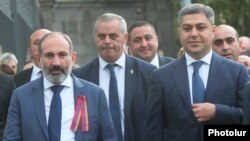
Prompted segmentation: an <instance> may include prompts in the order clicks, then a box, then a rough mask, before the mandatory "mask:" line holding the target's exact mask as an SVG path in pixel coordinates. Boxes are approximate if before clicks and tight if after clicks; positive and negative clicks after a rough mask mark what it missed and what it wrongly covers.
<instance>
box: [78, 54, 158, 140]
mask: <svg viewBox="0 0 250 141" xmlns="http://www.w3.org/2000/svg"><path fill="white" fill-rule="evenodd" d="M155 68H156V67H155V66H153V65H151V64H149V63H147V62H145V61H141V60H139V59H137V58H134V57H131V56H128V55H126V65H125V99H124V102H125V103H124V104H125V105H124V107H125V110H124V118H125V135H124V141H143V137H144V129H145V128H144V112H145V99H146V93H147V91H146V89H147V88H148V87H149V77H148V76H149V75H150V74H151V73H152V71H153V70H154V69H155ZM132 70H133V73H131V72H132ZM74 73H75V75H76V76H78V77H80V78H83V79H85V80H88V81H91V82H94V83H95V84H99V60H98V58H96V59H94V60H93V61H92V62H90V63H89V64H87V65H86V66H84V67H81V68H78V69H76V70H75V71H74Z"/></svg>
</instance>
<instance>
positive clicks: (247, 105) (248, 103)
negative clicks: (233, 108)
mask: <svg viewBox="0 0 250 141" xmlns="http://www.w3.org/2000/svg"><path fill="white" fill-rule="evenodd" d="M243 124H248V125H250V82H248V83H247V84H246V85H245V88H244V104H243Z"/></svg>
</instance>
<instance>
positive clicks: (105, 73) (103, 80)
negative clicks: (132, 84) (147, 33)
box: [99, 53, 126, 136]
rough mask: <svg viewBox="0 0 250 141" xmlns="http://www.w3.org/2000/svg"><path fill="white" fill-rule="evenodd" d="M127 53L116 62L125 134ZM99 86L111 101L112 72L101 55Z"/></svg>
mask: <svg viewBox="0 0 250 141" xmlns="http://www.w3.org/2000/svg"><path fill="white" fill-rule="evenodd" d="M125 59H126V57H125V54H124V53H123V54H122V56H121V57H120V58H119V59H118V60H117V61H116V62H115V64H117V65H118V66H117V67H115V75H116V79H117V87H118V95H119V103H120V108H121V122H122V123H121V124H122V134H123V136H124V91H125V90H124V87H125ZM99 62H100V66H99V76H100V77H99V86H100V87H101V88H103V89H104V92H105V95H106V97H107V100H108V103H109V80H110V72H109V70H108V69H107V68H106V65H107V64H108V63H107V62H105V61H104V60H103V59H102V58H101V57H99Z"/></svg>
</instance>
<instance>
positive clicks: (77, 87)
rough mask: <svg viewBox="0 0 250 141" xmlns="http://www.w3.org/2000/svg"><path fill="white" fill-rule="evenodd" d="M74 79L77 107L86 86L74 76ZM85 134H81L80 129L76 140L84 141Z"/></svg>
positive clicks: (76, 134)
mask: <svg viewBox="0 0 250 141" xmlns="http://www.w3.org/2000/svg"><path fill="white" fill-rule="evenodd" d="M72 78H73V84H74V101H75V106H76V102H77V97H78V96H80V95H84V93H83V92H84V90H83V87H84V85H83V84H82V83H81V82H80V81H79V80H78V79H77V78H76V77H75V76H74V75H72ZM82 136H83V134H82V132H81V130H79V127H78V129H77V131H76V133H75V140H76V141H80V140H83V137H82Z"/></svg>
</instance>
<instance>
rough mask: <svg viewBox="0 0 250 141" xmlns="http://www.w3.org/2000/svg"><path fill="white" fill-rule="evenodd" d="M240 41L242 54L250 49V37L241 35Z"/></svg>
mask: <svg viewBox="0 0 250 141" xmlns="http://www.w3.org/2000/svg"><path fill="white" fill-rule="evenodd" d="M239 41H240V49H241V50H240V51H241V54H244V53H245V52H246V51H249V50H250V38H249V37H247V36H241V37H240V38H239Z"/></svg>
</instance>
